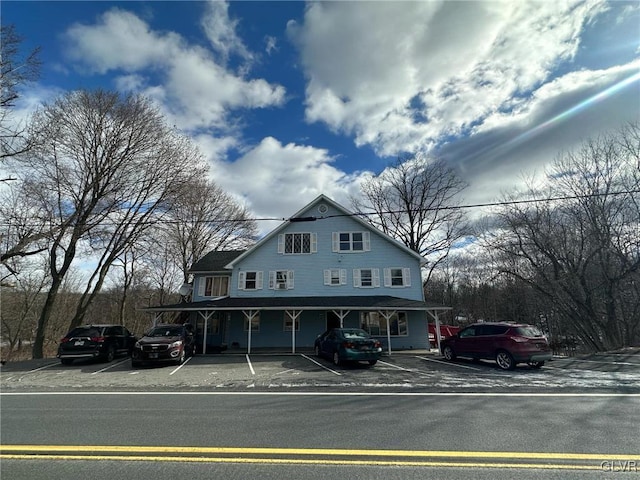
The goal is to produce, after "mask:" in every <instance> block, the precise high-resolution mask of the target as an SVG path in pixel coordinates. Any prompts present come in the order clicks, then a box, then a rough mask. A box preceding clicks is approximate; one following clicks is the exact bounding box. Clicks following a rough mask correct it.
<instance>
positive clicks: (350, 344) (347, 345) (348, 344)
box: [342, 342, 355, 348]
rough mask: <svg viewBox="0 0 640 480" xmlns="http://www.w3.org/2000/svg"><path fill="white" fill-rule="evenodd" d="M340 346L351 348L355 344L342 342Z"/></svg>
mask: <svg viewBox="0 0 640 480" xmlns="http://www.w3.org/2000/svg"><path fill="white" fill-rule="evenodd" d="M342 346H343V347H344V348H353V347H355V345H354V344H353V342H342Z"/></svg>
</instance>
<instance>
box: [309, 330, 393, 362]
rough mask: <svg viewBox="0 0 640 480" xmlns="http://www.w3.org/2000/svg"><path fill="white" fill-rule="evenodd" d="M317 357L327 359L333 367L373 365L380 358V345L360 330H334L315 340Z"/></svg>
mask: <svg viewBox="0 0 640 480" xmlns="http://www.w3.org/2000/svg"><path fill="white" fill-rule="evenodd" d="M314 350H315V353H316V355H317V356H318V357H325V358H329V359H331V360H332V361H333V363H334V365H340V364H341V363H344V362H369V365H375V364H376V362H377V361H378V359H379V358H380V357H381V356H382V344H381V343H380V342H379V341H378V340H376V339H375V338H373V337H371V335H369V334H368V333H367V332H365V331H364V330H362V329H360V328H334V329H331V330H328V331H326V332H324V333H323V334H322V335H320V336H319V337H318V338H316V341H315V345H314Z"/></svg>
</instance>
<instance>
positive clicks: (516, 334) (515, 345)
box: [440, 322, 553, 370]
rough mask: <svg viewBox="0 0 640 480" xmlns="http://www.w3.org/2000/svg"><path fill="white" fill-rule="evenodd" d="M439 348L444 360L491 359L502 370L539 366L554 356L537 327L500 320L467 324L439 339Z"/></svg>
mask: <svg viewBox="0 0 640 480" xmlns="http://www.w3.org/2000/svg"><path fill="white" fill-rule="evenodd" d="M440 350H441V352H442V355H444V358H446V359H447V360H455V359H456V357H465V358H471V359H473V360H480V359H491V360H495V361H496V363H497V364H498V367H500V368H501V369H503V370H512V369H514V368H515V367H516V364H518V363H528V364H529V365H531V366H532V367H533V368H540V367H542V366H543V365H544V362H545V361H546V360H550V359H551V358H552V356H553V354H552V351H551V348H550V347H549V342H548V341H547V338H546V337H545V336H544V335H543V334H542V332H541V331H540V329H539V328H538V327H535V326H533V325H526V324H516V323H501V322H495V323H494V322H491V323H488V322H487V323H476V324H473V325H469V326H468V327H465V328H463V329H462V330H460V331H459V332H458V333H457V334H455V335H454V336H452V337H448V338H445V339H444V340H442V342H441V343H440Z"/></svg>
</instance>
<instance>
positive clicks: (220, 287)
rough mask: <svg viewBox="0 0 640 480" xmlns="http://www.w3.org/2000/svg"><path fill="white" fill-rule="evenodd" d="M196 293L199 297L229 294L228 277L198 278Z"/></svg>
mask: <svg viewBox="0 0 640 480" xmlns="http://www.w3.org/2000/svg"><path fill="white" fill-rule="evenodd" d="M198 295H199V296H201V297H225V296H227V295H229V277H228V276H215V277H205V278H204V279H202V280H200V287H199V291H198Z"/></svg>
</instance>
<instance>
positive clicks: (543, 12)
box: [1, 0, 640, 218]
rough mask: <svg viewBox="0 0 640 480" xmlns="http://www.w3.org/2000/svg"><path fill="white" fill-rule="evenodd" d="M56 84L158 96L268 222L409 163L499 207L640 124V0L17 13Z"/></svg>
mask: <svg viewBox="0 0 640 480" xmlns="http://www.w3.org/2000/svg"><path fill="white" fill-rule="evenodd" d="M1 13H2V22H3V24H8V23H13V24H15V26H16V29H17V31H18V33H19V34H20V35H22V36H23V37H24V38H25V41H24V45H25V47H35V46H40V47H41V48H42V54H41V59H42V61H43V68H42V75H41V77H40V79H39V81H38V82H37V84H33V85H28V86H25V89H24V91H23V103H22V104H21V105H20V108H21V112H25V113H26V112H28V111H29V110H30V109H32V108H34V106H35V105H37V104H39V103H40V102H43V101H48V100H51V99H52V98H54V97H55V96H56V95H58V94H60V93H62V92H64V91H67V90H73V89H77V88H95V87H103V88H107V89H116V90H120V91H122V92H130V91H133V92H141V93H144V94H146V95H148V96H150V97H151V98H153V99H154V100H155V101H156V102H157V103H158V104H159V105H160V106H161V108H162V110H163V111H164V112H165V114H166V115H167V118H168V119H169V121H170V122H172V123H173V124H175V125H176V126H177V127H179V128H180V129H182V130H183V131H184V132H185V133H186V134H187V135H189V136H191V137H192V138H193V139H194V141H195V142H196V143H197V144H198V145H199V146H200V148H201V150H202V152H203V154H204V155H205V156H206V158H207V159H208V161H209V163H210V165H211V176H212V177H213V179H214V180H215V181H216V182H217V183H218V184H219V185H220V186H222V187H223V188H224V189H225V190H227V191H228V192H230V193H232V194H234V195H236V196H237V198H238V199H239V200H241V201H242V202H244V203H245V204H246V205H247V206H248V207H249V208H250V209H251V210H252V211H253V212H254V214H255V215H256V216H258V217H279V218H280V217H287V216H289V215H291V214H292V213H294V212H296V211H297V210H299V209H300V208H301V207H302V206H303V205H304V203H306V202H307V201H310V200H312V199H313V198H315V197H316V196H317V195H318V194H320V193H324V194H326V195H328V196H330V197H332V198H333V199H335V200H336V201H338V202H340V203H343V204H344V205H345V206H347V207H348V206H349V200H348V198H349V196H350V195H357V192H358V189H359V187H358V186H359V184H360V182H361V181H362V180H363V179H364V178H366V177H367V175H370V174H371V173H374V174H375V173H378V172H380V171H381V170H382V169H383V168H385V166H387V165H388V164H389V163H391V162H393V161H394V160H395V159H396V158H397V157H398V156H399V155H402V154H404V153H415V152H423V153H426V154H429V155H433V156H439V157H443V158H445V159H447V160H448V161H450V162H451V163H452V164H453V165H455V166H456V167H458V168H459V169H460V174H461V175H462V176H463V177H464V178H465V179H466V180H467V181H468V183H469V184H470V187H469V189H468V190H467V192H466V193H465V198H464V200H465V201H466V202H467V203H479V202H490V201H493V200H496V199H497V198H498V197H499V196H500V194H501V192H503V191H506V190H508V189H511V188H513V187H514V186H516V185H518V183H519V182H520V181H521V180H522V179H523V178H524V177H525V176H526V175H528V174H531V173H532V172H541V171H543V170H544V166H545V165H547V164H548V163H549V162H551V161H552V160H553V159H554V158H555V157H556V156H557V155H558V154H560V153H562V152H566V151H568V150H571V149H574V148H576V147H577V146H578V145H579V144H580V143H581V142H582V141H584V140H585V139H586V138H587V137H592V136H596V135H598V134H599V133H602V132H607V131H611V130H612V129H616V128H618V127H620V126H621V125H622V124H623V123H625V122H628V121H638V119H639V118H640V73H639V72H640V3H638V2H637V1H634V2H625V1H614V2H605V1H599V0H593V1H566V2H557V1H552V0H548V1H542V2H532V1H526V2H525V1H522V2H520V1H517V2H514V1H506V2H488V1H473V2H464V1H443V2H438V1H415V2H409V1H395V2H384V1H375V2H364V1H361V2H324V3H323V2H310V3H304V2H294V1H286V2H285V1H282V2H269V1H264V2H249V1H239V2H229V3H226V2H217V1H216V2H204V1H203V2H190V1H181V2H169V1H160V2H152V1H127V2H110V1H92V2H82V1H73V2H63V1H47V2H38V1H11V0H9V1H7V0H3V2H2V12H1Z"/></svg>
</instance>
